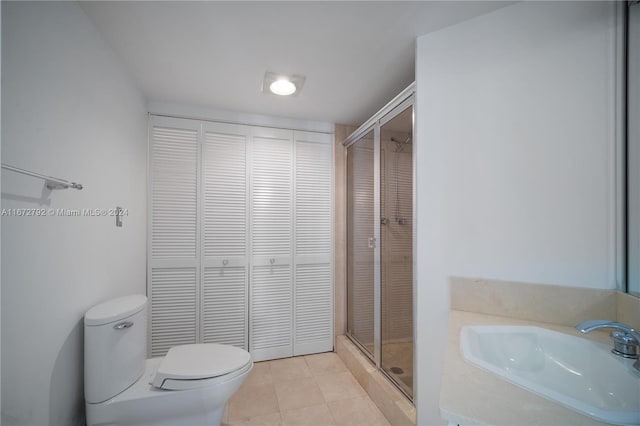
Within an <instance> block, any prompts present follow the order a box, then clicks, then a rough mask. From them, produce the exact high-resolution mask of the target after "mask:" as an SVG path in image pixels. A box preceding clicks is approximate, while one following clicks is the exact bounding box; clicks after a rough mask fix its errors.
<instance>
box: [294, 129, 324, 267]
mask: <svg viewBox="0 0 640 426" xmlns="http://www.w3.org/2000/svg"><path fill="white" fill-rule="evenodd" d="M331 163H332V159H331V145H330V144H329V143H317V142H306V141H304V140H296V171H295V180H296V189H295V196H296V238H295V241H296V255H307V254H311V255H319V254H330V253H331V249H332V241H333V238H332V233H331V229H332V215H331V210H332V209H331V207H332V205H331V195H332V191H331V187H332V180H331V173H332V164H331Z"/></svg>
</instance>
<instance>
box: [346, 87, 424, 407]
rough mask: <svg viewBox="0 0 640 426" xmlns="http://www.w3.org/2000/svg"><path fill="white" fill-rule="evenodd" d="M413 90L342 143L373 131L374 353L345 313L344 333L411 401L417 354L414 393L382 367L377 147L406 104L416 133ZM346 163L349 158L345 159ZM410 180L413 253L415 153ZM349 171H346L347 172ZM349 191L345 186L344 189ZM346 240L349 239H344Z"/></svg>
mask: <svg viewBox="0 0 640 426" xmlns="http://www.w3.org/2000/svg"><path fill="white" fill-rule="evenodd" d="M415 91H416V85H415V82H414V83H411V84H410V85H409V86H408V87H407V88H406V89H404V90H403V91H402V92H400V94H398V95H397V96H396V97H395V98H393V99H392V100H391V101H390V102H389V103H388V104H386V105H385V106H384V107H383V108H382V109H380V110H379V111H378V112H377V113H375V114H374V115H373V116H372V117H371V118H369V119H368V120H367V121H366V122H365V123H364V124H363V125H361V126H360V127H358V128H357V129H356V130H355V131H354V132H353V133H352V134H351V135H349V136H348V137H347V139H345V141H344V142H343V146H344V148H345V150H347V148H349V147H350V146H351V145H353V144H355V143H356V142H358V141H360V140H361V139H362V138H363V137H364V136H366V135H367V134H369V133H370V132H371V131H372V130H373V134H374V144H373V163H374V164H373V192H374V194H373V195H374V202H373V204H374V208H373V210H374V212H373V221H374V223H373V230H374V235H373V238H374V244H375V246H374V262H373V268H374V271H373V278H374V280H373V348H374V351H373V356H371V354H370V353H369V351H368V350H366V348H364V347H363V345H362V344H361V343H360V342H358V340H357V338H356V337H355V336H352V335H351V333H350V332H349V324H348V317H349V315H347V327H346V332H345V334H346V336H347V337H348V338H349V340H351V341H352V342H353V343H354V344H355V345H356V346H357V347H358V348H359V349H360V351H361V352H362V353H363V354H364V355H365V356H366V357H367V358H369V359H371V361H373V363H374V364H375V366H376V368H377V370H378V371H380V372H381V373H382V374H383V375H384V376H385V377H387V379H388V380H389V381H390V382H391V383H392V384H393V385H394V386H395V387H396V388H397V389H398V390H399V391H400V392H402V394H404V395H405V396H406V397H407V398H408V399H409V400H410V401H412V402H413V400H414V398H415V388H416V377H415V371H416V357H415V356H413V357H412V358H413V371H414V377H413V386H412V392H413V396H412V395H410V394H409V393H408V392H407V391H406V390H405V389H404V388H403V387H402V386H401V385H400V384H399V383H397V381H396V379H394V378H393V377H391V375H390V374H389V373H387V372H386V371H385V370H384V368H382V328H381V327H382V310H381V307H382V276H381V260H382V250H381V248H382V247H381V227H380V220H381V207H380V190H381V188H380V184H381V182H380V176H381V174H380V173H381V171H380V150H381V142H380V132H381V130H380V129H381V128H382V126H384V125H385V124H386V123H388V122H389V121H391V120H393V119H394V118H395V117H396V116H397V115H399V114H400V113H402V112H403V111H404V110H405V109H407V108H408V107H411V108H412V113H413V116H414V118H413V120H412V129H411V133H412V135H415ZM346 155H349V153H348V150H347V151H346ZM347 164H348V161H347ZM412 167H413V170H412V176H413V177H412V179H413V182H414V185H413V187H412V200H411V203H412V205H411V207H412V219H413V220H412V226H413V229H412V235H413V242H412V245H413V253H414V256H415V252H416V251H415V249H416V220H415V219H416V185H415V180H416V156H415V155H414V156H412ZM347 173H348V171H347ZM347 190H348V188H347ZM347 214H348V210H347ZM347 223H349V220H348V218H347ZM347 232H349V229H347ZM347 240H348V239H347ZM347 250H349V247H348V246H347ZM412 263H413V272H412V281H413V282H412V287H413V291H412V294H413V307H414V308H413V315H412V323H413V326H412V329H413V342H415V337H416V336H415V333H416V331H415V330H416V327H415V325H416V324H415V318H416V315H415V306H416V303H415V288H416V279H415V277H416V262H415V258H414V259H413V262H412ZM348 279H349V277H348V274H347V282H346V285H347V286H348V285H349V282H348ZM346 294H347V301H346V306H347V310H348V309H349V292H348V291H347V292H346ZM413 355H415V344H414V345H413Z"/></svg>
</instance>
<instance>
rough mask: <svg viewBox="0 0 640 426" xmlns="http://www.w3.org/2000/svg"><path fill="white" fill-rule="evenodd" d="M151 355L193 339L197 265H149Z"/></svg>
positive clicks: (158, 354) (161, 354)
mask: <svg viewBox="0 0 640 426" xmlns="http://www.w3.org/2000/svg"><path fill="white" fill-rule="evenodd" d="M150 290H151V291H150V293H151V295H150V299H151V356H152V357H157V356H163V355H164V354H165V353H166V352H167V351H168V350H169V348H170V347H172V346H176V345H183V344H188V343H196V338H197V337H196V310H195V306H196V268H178V267H176V268H152V269H151V289H150Z"/></svg>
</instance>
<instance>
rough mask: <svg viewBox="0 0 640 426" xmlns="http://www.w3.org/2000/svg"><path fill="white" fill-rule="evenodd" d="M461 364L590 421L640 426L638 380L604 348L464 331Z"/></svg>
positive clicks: (553, 338)
mask: <svg viewBox="0 0 640 426" xmlns="http://www.w3.org/2000/svg"><path fill="white" fill-rule="evenodd" d="M460 345H461V349H462V354H463V356H464V358H465V359H466V360H467V361H468V362H471V363H472V364H475V365H476V366H478V367H480V368H482V369H485V370H488V371H490V372H492V373H494V374H497V375H498V376H500V377H501V378H503V379H504V380H507V381H509V382H511V383H513V384H514V385H517V386H520V387H522V388H524V389H526V390H528V391H531V392H533V393H535V394H538V395H540V396H542V397H544V398H547V399H550V400H552V401H554V402H557V403H559V404H562V405H564V406H565V407H567V408H570V409H572V410H575V411H578V412H580V413H582V414H585V415H587V416H590V417H593V418H594V419H597V420H600V421H604V422H607V423H613V424H619V425H640V374H638V373H637V372H636V370H635V369H634V368H633V367H632V365H633V360H629V359H624V358H622V357H619V356H616V355H614V354H612V353H611V348H610V347H609V346H608V345H604V344H602V343H597V342H593V341H591V340H588V339H585V338H582V337H576V336H571V335H568V334H564V333H558V332H555V331H551V330H547V329H544V328H539V327H527V326H468V327H463V328H462V331H461V335H460Z"/></svg>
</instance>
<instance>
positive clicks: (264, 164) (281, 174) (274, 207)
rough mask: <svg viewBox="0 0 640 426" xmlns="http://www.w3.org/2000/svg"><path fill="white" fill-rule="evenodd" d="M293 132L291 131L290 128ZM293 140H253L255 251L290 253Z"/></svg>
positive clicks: (253, 250)
mask: <svg viewBox="0 0 640 426" xmlns="http://www.w3.org/2000/svg"><path fill="white" fill-rule="evenodd" d="M289 133H290V132H289ZM291 151H292V150H291V140H290V139H285V138H283V137H278V138H276V137H273V138H269V137H262V136H255V137H254V138H253V142H252V169H251V173H252V195H251V198H252V212H251V217H252V225H253V227H252V232H251V238H252V254H253V256H277V255H285V256H286V255H290V254H291V234H292V219H293V217H292V216H293V215H292V201H291V192H292V191H291V188H292V178H291V163H292V152H291Z"/></svg>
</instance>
